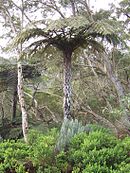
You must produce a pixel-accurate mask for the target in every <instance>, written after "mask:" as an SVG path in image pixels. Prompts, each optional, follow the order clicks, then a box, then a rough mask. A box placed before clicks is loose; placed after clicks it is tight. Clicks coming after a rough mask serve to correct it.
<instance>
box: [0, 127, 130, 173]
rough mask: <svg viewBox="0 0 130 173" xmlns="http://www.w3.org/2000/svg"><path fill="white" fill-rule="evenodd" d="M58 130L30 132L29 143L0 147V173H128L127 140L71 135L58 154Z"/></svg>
mask: <svg viewBox="0 0 130 173" xmlns="http://www.w3.org/2000/svg"><path fill="white" fill-rule="evenodd" d="M57 135H58V133H57V130H56V129H54V130H51V131H50V132H48V133H46V134H42V133H40V132H37V131H34V130H33V131H31V132H30V134H29V143H28V144H24V143H23V142H22V141H17V142H15V141H4V142H1V143H0V172H1V173H130V138H129V137H126V138H125V139H123V140H119V139H117V138H116V137H114V136H113V135H112V134H111V133H109V132H107V131H106V130H104V129H101V128H100V129H98V128H95V130H91V131H90V132H89V133H88V132H87V133H86V132H81V133H79V134H77V135H74V136H73V138H72V139H71V140H70V142H69V143H68V146H67V149H66V148H65V150H63V149H62V150H61V151H57V150H56V143H57V139H58V136H57Z"/></svg>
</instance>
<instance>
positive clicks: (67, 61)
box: [63, 51, 72, 119]
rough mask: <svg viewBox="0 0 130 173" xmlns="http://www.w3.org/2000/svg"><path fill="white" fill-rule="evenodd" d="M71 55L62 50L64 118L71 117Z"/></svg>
mask: <svg viewBox="0 0 130 173" xmlns="http://www.w3.org/2000/svg"><path fill="white" fill-rule="evenodd" d="M71 56H72V52H69V51H68V52H64V86H63V89H64V102H63V107H64V119H66V118H68V119H71V95H72V92H71V77H72V74H71Z"/></svg>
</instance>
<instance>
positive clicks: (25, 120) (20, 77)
mask: <svg viewBox="0 0 130 173" xmlns="http://www.w3.org/2000/svg"><path fill="white" fill-rule="evenodd" d="M17 67H18V97H19V103H20V107H21V112H22V130H23V136H24V140H25V142H27V133H28V116H27V112H26V108H25V101H24V92H23V74H22V64H21V62H20V61H19V62H18V63H17Z"/></svg>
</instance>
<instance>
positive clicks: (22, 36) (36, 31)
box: [13, 28, 47, 47]
mask: <svg viewBox="0 0 130 173" xmlns="http://www.w3.org/2000/svg"><path fill="white" fill-rule="evenodd" d="M40 36H42V37H44V36H47V34H46V33H45V32H44V31H43V30H42V29H40V28H31V29H27V30H23V31H22V32H21V33H19V34H18V35H17V37H16V38H15V39H14V42H13V46H14V47H15V46H16V45H18V44H22V43H24V42H25V41H28V40H29V39H30V38H36V37H40Z"/></svg>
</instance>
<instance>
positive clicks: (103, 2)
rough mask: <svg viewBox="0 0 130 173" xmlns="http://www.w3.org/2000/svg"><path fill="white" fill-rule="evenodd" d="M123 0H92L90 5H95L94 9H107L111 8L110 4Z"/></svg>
mask: <svg viewBox="0 0 130 173" xmlns="http://www.w3.org/2000/svg"><path fill="white" fill-rule="evenodd" d="M120 1H121V0H90V6H93V7H94V10H96V11H97V10H99V9H100V8H103V9H105V10H107V9H109V4H111V3H114V4H118V3H119V2H120Z"/></svg>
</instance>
